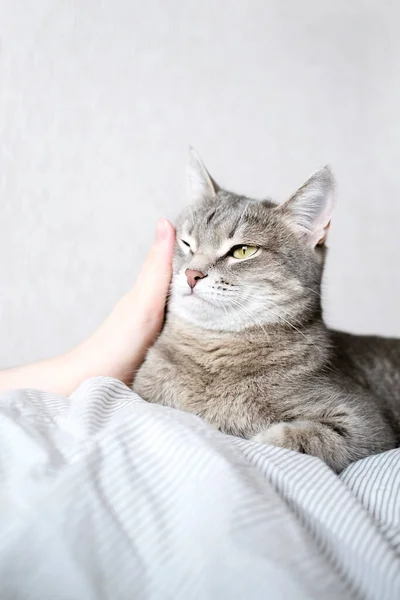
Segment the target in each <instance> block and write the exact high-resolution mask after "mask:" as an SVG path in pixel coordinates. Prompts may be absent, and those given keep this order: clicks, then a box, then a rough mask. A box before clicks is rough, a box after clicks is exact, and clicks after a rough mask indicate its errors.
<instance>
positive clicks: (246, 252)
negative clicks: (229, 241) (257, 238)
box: [232, 246, 258, 258]
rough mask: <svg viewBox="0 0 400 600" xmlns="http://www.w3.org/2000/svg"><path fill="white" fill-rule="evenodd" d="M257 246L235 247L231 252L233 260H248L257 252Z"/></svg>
mask: <svg viewBox="0 0 400 600" xmlns="http://www.w3.org/2000/svg"><path fill="white" fill-rule="evenodd" d="M257 250H258V248H257V246H236V248H233V250H232V256H234V257H235V258H249V257H250V256H253V254H255V253H256V252H257Z"/></svg>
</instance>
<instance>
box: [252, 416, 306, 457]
mask: <svg viewBox="0 0 400 600" xmlns="http://www.w3.org/2000/svg"><path fill="white" fill-rule="evenodd" d="M302 434H303V435H304V432H302V431H301V430H299V428H298V427H297V426H296V425H292V424H291V423H274V424H273V425H271V426H270V427H268V429H264V431H261V433H258V434H257V435H255V436H254V437H253V438H251V439H252V440H254V441H255V442H261V443H262V444H271V445H272V446H279V447H280V448H287V449H288V450H295V451H296V452H304V447H303V445H302V443H301V437H302Z"/></svg>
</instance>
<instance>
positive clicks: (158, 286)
mask: <svg viewBox="0 0 400 600" xmlns="http://www.w3.org/2000/svg"><path fill="white" fill-rule="evenodd" d="M174 243H175V230H174V228H173V226H172V224H171V223H170V222H169V221H167V219H160V220H159V221H158V223H157V228H156V236H155V240H154V242H153V245H152V247H151V249H150V252H149V253H148V255H147V258H146V260H145V263H144V265H143V267H142V270H141V272H140V275H139V277H138V279H137V282H136V284H135V292H136V293H138V294H139V295H140V298H141V300H142V301H143V302H141V304H142V305H143V306H145V307H147V309H151V310H157V312H158V311H163V310H164V305H165V300H166V297H167V294H168V289H169V284H170V281H171V276H172V257H173V251H174Z"/></svg>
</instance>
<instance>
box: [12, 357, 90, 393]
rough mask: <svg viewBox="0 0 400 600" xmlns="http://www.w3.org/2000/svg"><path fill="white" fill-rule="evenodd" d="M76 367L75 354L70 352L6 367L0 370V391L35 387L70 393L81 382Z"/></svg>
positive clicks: (48, 390)
mask: <svg viewBox="0 0 400 600" xmlns="http://www.w3.org/2000/svg"><path fill="white" fill-rule="evenodd" d="M76 367H77V365H76V362H75V358H74V356H73V355H72V354H69V353H68V354H64V355H62V356H57V357H55V358H51V359H48V360H42V361H39V362H36V363H33V364H29V365H25V366H22V367H14V368H12V369H6V370H5V371H0V392H8V391H11V390H17V389H23V388H34V389H39V390H44V391H46V392H53V393H59V394H63V395H69V394H71V393H72V392H73V391H74V389H76V387H78V385H79V383H80V381H79V369H77V368H76Z"/></svg>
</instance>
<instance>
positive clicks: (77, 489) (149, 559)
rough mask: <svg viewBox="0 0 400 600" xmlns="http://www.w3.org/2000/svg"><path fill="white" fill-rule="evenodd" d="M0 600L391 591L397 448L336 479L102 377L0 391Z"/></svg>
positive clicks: (378, 597)
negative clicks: (57, 391)
mask: <svg viewBox="0 0 400 600" xmlns="http://www.w3.org/2000/svg"><path fill="white" fill-rule="evenodd" d="M0 482H1V483H0V509H1V512H0V515H1V522H0V527H1V535H0V589H1V598H2V600H6V599H9V598H10V599H11V598H12V599H17V598H24V599H26V600H28V599H29V600H31V599H32V600H33V599H38V600H46V599H50V598H51V599H52V600H54V599H57V600H61V599H71V600H72V599H73V600H80V599H82V600H92V599H93V600H94V599H96V600H99V599H103V598H104V599H112V600H118V599H125V598H126V599H129V600H131V599H145V600H147V599H149V600H150V599H151V600H153V599H154V600H159V599H167V598H168V599H171V600H172V599H173V600H178V599H182V600H183V599H184V600H191V599H207V600H212V599H214V598H215V599H217V598H218V599H219V600H220V599H224V598H229V599H231V598H233V599H236V598H238V599H239V598H240V599H242V598H246V599H247V598H249V599H250V598H251V599H260V600H261V599H263V600H266V599H271V600H272V599H273V600H283V599H288V600H297V599H298V600H303V599H311V598H313V599H314V598H315V599H317V600H323V599H325V598H327V599H328V598H329V599H336V598H340V599H347V598H366V599H375V600H398V599H400V450H393V451H390V452H386V453H384V454H381V455H377V456H372V457H370V458H367V459H365V460H362V461H359V462H357V463H355V464H353V465H351V466H350V467H349V468H348V469H346V471H344V472H343V473H342V474H341V475H340V476H339V477H338V476H337V475H335V474H334V473H333V472H332V471H331V470H330V469H329V468H328V467H327V466H326V465H325V464H324V463H322V462H321V461H320V460H318V459H316V458H313V457H310V456H305V455H301V454H298V453H295V452H292V451H289V450H284V449H280V448H276V447H273V446H266V445H262V444H258V443H256V442H251V441H247V440H242V439H237V438H233V437H229V436H227V435H224V434H222V433H220V432H218V431H215V430H214V429H212V428H211V427H209V426H208V425H206V424H205V423H204V422H202V421H201V420H200V419H198V418H197V417H195V416H193V415H189V414H185V413H182V412H179V411H177V410H174V409H170V408H165V407H162V406H159V405H155V404H148V403H146V402H144V401H143V400H141V399H140V398H139V397H138V396H136V395H135V394H134V393H133V392H132V391H131V390H129V389H128V388H127V387H126V386H124V385H123V384H122V383H120V382H118V381H116V380H113V379H109V378H96V379H92V380H88V381H86V382H85V383H84V384H83V385H82V386H81V387H80V388H79V389H78V390H77V391H76V392H75V393H74V394H73V395H72V396H71V397H70V398H64V397H62V396H57V395H53V394H46V393H43V392H39V391H35V390H22V391H18V392H10V393H8V394H3V395H2V396H0Z"/></svg>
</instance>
